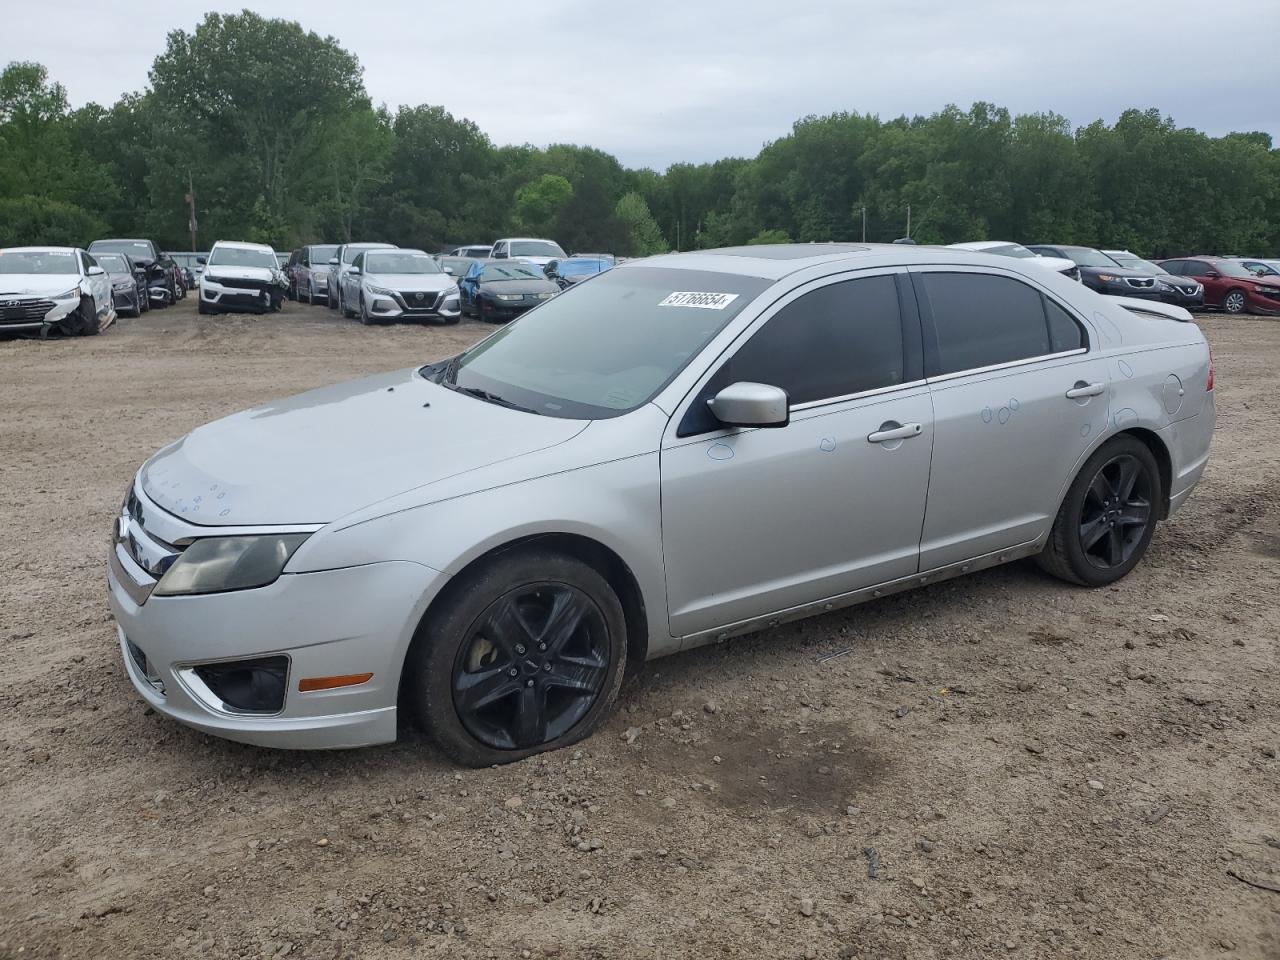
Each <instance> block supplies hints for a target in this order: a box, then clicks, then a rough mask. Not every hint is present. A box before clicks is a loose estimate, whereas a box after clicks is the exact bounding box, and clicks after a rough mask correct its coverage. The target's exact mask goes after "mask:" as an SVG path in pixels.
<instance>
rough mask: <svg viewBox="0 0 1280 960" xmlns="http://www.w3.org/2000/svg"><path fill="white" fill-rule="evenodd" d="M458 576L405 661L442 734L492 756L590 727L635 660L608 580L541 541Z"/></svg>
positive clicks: (414, 689)
mask: <svg viewBox="0 0 1280 960" xmlns="http://www.w3.org/2000/svg"><path fill="white" fill-rule="evenodd" d="M460 576H461V579H460V580H458V581H456V582H455V583H454V584H451V587H452V589H450V590H449V592H448V593H447V594H446V595H445V596H444V597H442V598H441V599H440V600H438V601H437V602H436V603H435V604H433V607H432V610H431V611H430V612H429V614H428V616H427V617H426V618H425V619H424V620H423V623H422V626H421V628H420V629H419V631H418V636H417V637H416V638H415V640H414V646H413V649H412V651H411V653H410V657H409V662H408V664H407V665H406V674H405V676H406V683H407V688H406V689H407V690H408V691H409V692H410V694H411V695H412V697H413V700H414V704H415V706H416V708H417V712H418V717H419V719H420V721H421V723H422V726H423V727H424V728H425V729H426V731H427V732H428V733H429V734H430V735H431V737H432V739H433V740H434V741H435V742H436V743H437V744H438V745H439V746H440V748H441V749H442V750H443V751H444V752H445V753H446V754H448V755H449V756H450V757H452V758H453V759H454V760H457V761H459V762H460V763H464V764H466V765H468V766H488V765H491V764H495V763H510V762H512V761H515V760H519V759H521V758H523V757H527V756H530V755H532V754H535V753H539V752H541V751H543V750H550V749H555V748H557V747H563V746H566V745H568V744H570V743H574V742H576V741H578V740H581V739H582V738H583V737H585V736H587V735H588V734H590V733H591V731H592V730H594V729H595V728H596V727H598V726H599V725H600V723H601V722H602V721H603V719H604V718H605V717H606V716H607V715H608V712H609V709H610V708H611V707H612V705H613V703H614V701H615V700H616V698H617V695H618V690H619V688H620V687H621V686H622V675H623V670H624V668H625V665H626V655H627V641H626V632H627V627H626V617H625V615H624V614H623V611H622V605H621V603H620V602H619V600H618V597H617V595H616V594H615V593H614V591H613V589H612V587H610V585H609V582H608V581H607V580H605V578H604V577H603V576H602V575H601V574H600V572H598V571H597V570H596V569H595V568H594V567H593V566H590V565H588V564H587V563H585V562H583V561H581V560H578V559H576V558H574V557H570V556H566V555H563V554H559V553H554V552H549V551H545V550H539V549H536V548H526V549H520V550H512V551H509V552H503V553H500V554H497V555H495V556H493V557H491V558H488V559H486V560H484V561H481V562H480V563H479V564H478V565H477V566H476V567H475V568H474V569H473V570H472V571H470V572H469V573H467V574H465V575H460Z"/></svg>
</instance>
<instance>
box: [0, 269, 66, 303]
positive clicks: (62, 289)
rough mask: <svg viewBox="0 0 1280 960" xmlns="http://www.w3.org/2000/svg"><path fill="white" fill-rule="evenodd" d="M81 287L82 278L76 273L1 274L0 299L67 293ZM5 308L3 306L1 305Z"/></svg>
mask: <svg viewBox="0 0 1280 960" xmlns="http://www.w3.org/2000/svg"><path fill="white" fill-rule="evenodd" d="M78 286H80V277H79V276H77V275H76V274H74V273H6V274H0V297H4V296H6V295H8V294H17V295H18V296H30V295H32V294H35V295H37V296H39V295H41V294H50V295H52V294H55V293H66V292H67V291H68V290H70V289H71V288H72V287H78ZM0 306H3V304H0Z"/></svg>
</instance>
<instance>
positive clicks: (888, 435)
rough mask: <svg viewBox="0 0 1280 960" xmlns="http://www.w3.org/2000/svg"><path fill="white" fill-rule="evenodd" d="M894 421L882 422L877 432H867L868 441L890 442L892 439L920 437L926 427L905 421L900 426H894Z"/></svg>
mask: <svg viewBox="0 0 1280 960" xmlns="http://www.w3.org/2000/svg"><path fill="white" fill-rule="evenodd" d="M893 423H894V421H892V420H890V421H889V422H888V423H882V424H881V425H880V429H879V430H877V431H876V432H875V433H869V434H867V442H868V443H888V442H889V441H890V440H909V439H911V438H912V437H918V436H920V434H921V433H923V432H924V427H922V426H920V424H918V423H905V424H903V425H902V426H900V427H895V426H892V424H893Z"/></svg>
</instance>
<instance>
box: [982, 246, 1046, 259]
mask: <svg viewBox="0 0 1280 960" xmlns="http://www.w3.org/2000/svg"><path fill="white" fill-rule="evenodd" d="M982 253H994V254H995V255H996V256H999V257H1017V258H1018V259H1019V260H1026V259H1027V258H1029V257H1035V256H1039V254H1035V253H1032V252H1031V251H1030V250H1028V249H1027V248H1026V247H1024V246H1023V245H1022V244H1020V243H1005V244H1001V245H1000V246H998V247H987V249H986V250H983V251H982Z"/></svg>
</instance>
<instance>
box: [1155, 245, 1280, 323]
mask: <svg viewBox="0 0 1280 960" xmlns="http://www.w3.org/2000/svg"><path fill="white" fill-rule="evenodd" d="M1159 266H1160V267H1162V268H1163V269H1164V270H1167V271H1168V272H1169V273H1171V274H1173V275H1174V276H1177V277H1185V278H1189V279H1192V280H1195V281H1196V283H1199V284H1200V285H1201V286H1202V287H1204V305H1205V306H1206V307H1216V308H1218V309H1219V310H1221V311H1223V312H1224V313H1232V314H1235V313H1257V314H1277V313H1280V277H1269V276H1267V277H1260V276H1258V275H1257V274H1256V273H1254V272H1253V271H1252V270H1250V269H1249V268H1248V267H1246V266H1245V265H1244V264H1243V263H1241V262H1240V261H1239V260H1232V259H1228V258H1226V257H1186V258H1184V259H1179V260H1161V261H1160V264H1159Z"/></svg>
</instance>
